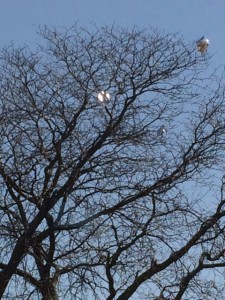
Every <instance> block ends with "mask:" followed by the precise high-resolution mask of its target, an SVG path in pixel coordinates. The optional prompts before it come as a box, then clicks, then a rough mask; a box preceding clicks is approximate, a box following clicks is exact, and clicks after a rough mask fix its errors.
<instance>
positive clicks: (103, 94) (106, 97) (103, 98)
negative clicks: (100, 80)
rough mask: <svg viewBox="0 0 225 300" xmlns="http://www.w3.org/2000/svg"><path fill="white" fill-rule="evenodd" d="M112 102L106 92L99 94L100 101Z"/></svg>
mask: <svg viewBox="0 0 225 300" xmlns="http://www.w3.org/2000/svg"><path fill="white" fill-rule="evenodd" d="M108 100H110V94H109V93H107V92H104V91H101V92H100V93H98V101H99V102H101V103H104V102H105V101H108Z"/></svg>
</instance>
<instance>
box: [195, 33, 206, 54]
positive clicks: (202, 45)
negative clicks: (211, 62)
mask: <svg viewBox="0 0 225 300" xmlns="http://www.w3.org/2000/svg"><path fill="white" fill-rule="evenodd" d="M196 45H197V50H198V51H199V52H201V53H204V52H206V51H207V49H208V47H209V39H207V38H205V37H204V35H203V36H202V37H201V38H200V39H199V40H197V41H196Z"/></svg>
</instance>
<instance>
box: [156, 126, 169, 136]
mask: <svg viewBox="0 0 225 300" xmlns="http://www.w3.org/2000/svg"><path fill="white" fill-rule="evenodd" d="M166 133H167V132H166V126H165V125H162V126H161V127H160V128H159V129H158V131H157V136H158V137H164V136H166Z"/></svg>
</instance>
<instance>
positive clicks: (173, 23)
mask: <svg viewBox="0 0 225 300" xmlns="http://www.w3.org/2000/svg"><path fill="white" fill-rule="evenodd" d="M77 21H79V23H80V25H85V26H87V27H89V26H91V23H95V24H97V25H98V26H101V25H107V24H108V25H111V24H112V23H113V22H114V23H116V24H118V25H120V26H125V27H132V26H133V25H137V26H138V27H140V28H146V27H149V26H152V27H157V28H159V29H163V30H166V31H167V32H170V33H173V32H180V33H181V34H182V35H183V36H184V38H185V39H186V40H187V41H188V42H193V41H194V40H196V39H198V38H199V37H201V36H202V35H203V34H204V35H206V36H207V37H208V38H209V39H210V43H211V44H210V48H209V51H210V53H211V54H213V55H214V57H213V62H214V63H215V67H217V66H218V65H221V64H222V65H223V64H225V55H224V54H225V34H224V29H225V1H224V0H214V1H212V0H114V1H112V0H36V1H34V0H1V1H0V28H1V30H0V48H1V47H3V46H5V45H7V44H9V43H10V42H12V41H13V42H14V43H15V45H20V46H23V45H25V44H27V45H29V46H32V47H33V46H34V45H35V44H36V43H38V42H39V38H38V36H37V34H36V31H37V28H38V26H39V25H40V26H43V25H47V26H55V27H56V28H57V27H58V28H59V29H62V28H63V27H65V26H66V27H69V26H71V25H73V24H74V23H75V22H77Z"/></svg>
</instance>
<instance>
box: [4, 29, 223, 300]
mask: <svg viewBox="0 0 225 300" xmlns="http://www.w3.org/2000/svg"><path fill="white" fill-rule="evenodd" d="M40 34H41V35H42V37H43V38H44V40H45V46H43V45H42V46H39V47H38V48H37V50H36V52H34V51H31V50H29V49H28V48H23V49H16V48H14V47H8V48H5V49H3V50H2V51H1V54H0V116H1V119H0V133H1V135H0V149H1V151H0V190H1V201H0V249H1V252H0V297H1V299H15V298H16V299H23V300H24V299H43V300H56V299H63V298H64V299H81V300H85V299H87V300H89V299H96V300H102V299H107V300H111V299H116V300H126V299H143V300H144V299H146V300H147V299H148V300H151V299H152V300H156V299H158V300H160V299H161V300H162V299H167V300H179V299H182V300H189V299H193V300H197V299H198V300H199V299H205V300H207V299H208V300H209V299H210V300H213V299H217V300H220V299H223V294H224V282H223V281H224V280H223V274H224V267H225V263H224V254H225V243H224V226H225V222H224V221H225V207H224V204H225V199H224V195H223V191H224V183H225V181H224V178H223V174H224V157H225V155H224V154H225V122H224V112H225V101H224V84H223V82H222V80H220V79H219V78H217V76H216V75H215V74H213V75H211V76H209V75H207V74H209V71H208V70H209V62H210V57H209V55H208V54H207V53H204V54H203V55H201V54H200V53H198V52H197V51H196V48H195V45H194V43H193V44H192V43H186V42H185V40H184V39H183V38H182V37H179V36H178V35H175V34H167V33H161V32H158V31H157V30H139V29H137V28H134V29H133V30H128V29H122V28H116V27H105V28H100V29H96V28H95V29H93V30H92V31H88V30H86V29H84V28H79V27H78V26H74V27H73V28H71V29H70V30H65V31H64V32H59V31H57V30H50V29H48V28H44V29H43V30H41V33H40Z"/></svg>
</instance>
